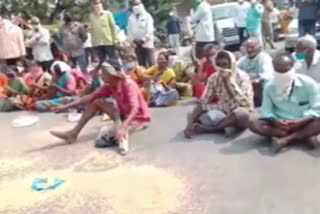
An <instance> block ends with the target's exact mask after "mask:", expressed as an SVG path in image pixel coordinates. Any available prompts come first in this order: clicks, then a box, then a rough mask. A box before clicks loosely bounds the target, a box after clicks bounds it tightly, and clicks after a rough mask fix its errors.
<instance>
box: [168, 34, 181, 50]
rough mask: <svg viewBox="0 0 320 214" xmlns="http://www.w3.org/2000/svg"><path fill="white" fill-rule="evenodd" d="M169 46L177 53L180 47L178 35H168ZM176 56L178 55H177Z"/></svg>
mask: <svg viewBox="0 0 320 214" xmlns="http://www.w3.org/2000/svg"><path fill="white" fill-rule="evenodd" d="M169 45H170V47H171V48H173V49H174V50H175V51H176V52H177V51H179V47H180V35H179V34H170V35H169ZM177 54H178V53H177Z"/></svg>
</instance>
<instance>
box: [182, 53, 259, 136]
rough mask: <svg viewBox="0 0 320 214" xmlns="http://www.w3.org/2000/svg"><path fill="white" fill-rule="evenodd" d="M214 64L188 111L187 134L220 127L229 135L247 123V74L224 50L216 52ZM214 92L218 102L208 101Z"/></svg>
mask: <svg viewBox="0 0 320 214" xmlns="http://www.w3.org/2000/svg"><path fill="white" fill-rule="evenodd" d="M216 66H217V68H218V72H217V73H215V74H213V75H212V76H211V77H210V78H209V80H208V83H207V86H206V90H205V93H204V95H203V97H202V98H201V102H199V103H198V104H197V106H196V108H195V109H194V110H193V112H192V113H191V114H189V115H188V124H187V127H186V129H185V131H184V133H185V136H186V137H187V138H191V137H192V135H193V134H200V133H217V132H221V131H224V132H225V133H226V136H228V137H229V136H230V137H231V136H232V135H233V133H234V132H235V131H236V130H245V129H247V128H248V126H249V121H250V116H249V114H250V112H251V111H252V110H253V108H254V105H253V90H252V85H251V82H250V78H249V76H248V74H246V73H245V72H243V71H241V70H239V69H238V68H237V66H236V61H235V59H234V56H233V54H232V53H230V52H228V51H220V52H219V53H218V54H217V57H216ZM216 96H217V97H219V103H218V104H214V105H210V104H211V100H212V98H213V97H216ZM235 129H236V130H235Z"/></svg>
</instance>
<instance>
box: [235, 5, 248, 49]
mask: <svg viewBox="0 0 320 214" xmlns="http://www.w3.org/2000/svg"><path fill="white" fill-rule="evenodd" d="M249 7H250V3H249V2H247V1H245V0H238V4H237V7H236V9H235V16H234V22H235V24H236V26H237V28H238V31H239V36H240V43H241V44H242V43H243V42H244V41H245V38H246V35H245V32H246V19H247V13H248V9H249Z"/></svg>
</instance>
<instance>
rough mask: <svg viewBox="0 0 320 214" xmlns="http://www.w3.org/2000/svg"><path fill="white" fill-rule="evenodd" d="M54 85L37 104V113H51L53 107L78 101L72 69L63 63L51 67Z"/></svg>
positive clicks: (52, 84)
mask: <svg viewBox="0 0 320 214" xmlns="http://www.w3.org/2000/svg"><path fill="white" fill-rule="evenodd" d="M50 70H51V73H52V74H53V79H52V83H51V85H50V86H49V88H48V92H47V93H46V94H44V95H43V96H42V97H40V98H39V100H38V101H37V102H36V103H35V105H34V108H35V109H36V110H37V111H40V112H45V111H50V110H51V109H52V108H53V107H55V106H57V105H61V104H66V103H70V102H72V101H74V100H75V99H76V97H75V95H76V87H77V83H76V79H75V77H74V76H73V75H72V74H71V70H72V69H71V67H70V66H69V65H68V64H66V63H65V62H62V61H56V62H54V63H53V64H52V66H51V69H50Z"/></svg>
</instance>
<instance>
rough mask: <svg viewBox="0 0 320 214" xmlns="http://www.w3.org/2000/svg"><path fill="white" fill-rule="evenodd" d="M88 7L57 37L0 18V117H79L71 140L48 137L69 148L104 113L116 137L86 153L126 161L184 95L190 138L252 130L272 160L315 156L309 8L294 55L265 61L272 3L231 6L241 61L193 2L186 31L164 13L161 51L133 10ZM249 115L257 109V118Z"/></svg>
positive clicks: (319, 76)
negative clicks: (300, 144) (163, 110)
mask: <svg viewBox="0 0 320 214" xmlns="http://www.w3.org/2000/svg"><path fill="white" fill-rule="evenodd" d="M91 5H92V13H91V14H90V16H89V20H88V23H81V22H78V21H77V20H75V18H74V14H71V13H70V12H68V11H65V12H64V14H63V25H62V26H61V28H60V29H59V31H58V32H57V34H55V35H50V33H49V31H48V30H47V29H46V28H45V27H44V26H43V25H42V24H41V22H40V20H39V18H37V17H32V18H31V19H30V21H29V22H26V23H23V25H21V24H20V25H19V26H18V25H16V23H15V21H14V20H10V19H7V18H4V17H2V16H0V62H1V63H0V111H2V112H9V111H15V110H33V111H39V112H48V111H54V112H67V111H69V110H71V111H72V112H74V111H75V112H79V114H78V116H79V117H78V118H77V119H76V120H75V122H77V125H76V126H75V127H74V128H73V129H71V130H70V131H67V132H60V131H52V132H51V134H52V135H53V136H55V137H57V138H60V139H62V140H64V141H66V142H67V143H75V142H76V140H77V138H78V136H79V134H80V132H81V131H82V129H83V128H84V126H85V125H86V124H87V123H88V122H89V121H90V120H91V119H92V118H93V117H94V116H96V115H99V114H101V113H103V114H104V117H105V118H107V119H109V120H112V121H113V122H114V127H113V129H112V132H106V133H104V134H101V135H99V137H98V138H97V140H96V144H95V146H96V147H98V148H105V147H111V146H118V147H119V152H120V153H121V154H123V155H125V154H127V152H128V151H129V135H130V134H131V133H133V132H136V131H140V130H143V129H145V128H147V127H148V125H149V123H150V121H151V114H150V110H149V107H171V106H175V105H178V103H179V99H185V98H188V97H192V96H193V97H194V98H195V99H196V100H197V102H198V103H197V105H196V107H195V109H194V110H193V111H192V112H191V113H190V114H188V116H187V115H186V118H187V121H188V122H187V125H186V128H185V130H184V133H185V136H186V137H187V138H191V137H192V136H194V135H195V134H201V133H220V132H224V133H225V135H226V136H227V137H234V136H235V133H239V132H242V131H244V130H246V129H250V130H251V131H252V132H254V133H257V134H259V135H261V136H266V137H270V138H271V139H272V141H271V142H272V148H273V149H274V151H275V152H279V151H281V150H282V149H283V148H285V147H286V146H287V145H289V144H291V143H293V142H296V141H297V140H298V141H299V140H302V139H307V141H305V142H307V143H308V145H311V146H312V147H317V146H318V145H319V144H320V141H319V140H318V139H317V136H318V134H320V124H319V123H320V122H319V121H320V119H319V118H320V96H319V94H320V88H319V82H320V51H319V50H317V45H318V44H317V40H316V38H315V35H316V17H317V13H318V11H319V8H320V6H319V5H320V3H319V1H318V0H307V1H300V0H296V1H295V2H294V6H296V7H297V8H298V9H299V16H298V22H299V34H300V38H299V39H298V41H297V45H296V48H295V51H294V52H293V53H292V54H291V53H287V52H285V51H278V52H277V53H276V54H275V56H274V57H271V56H270V55H269V54H268V52H267V51H266V50H267V45H269V46H270V47H271V48H272V49H275V44H274V42H273V26H272V15H271V14H272V13H273V12H274V10H275V7H274V4H273V2H272V1H271V0H262V1H259V0H251V1H250V2H247V1H245V0H238V2H237V3H236V5H237V6H236V8H235V11H233V12H234V21H235V25H236V26H237V28H238V32H239V37H240V42H241V44H242V47H243V55H237V54H234V53H232V52H229V51H227V50H225V48H224V44H223V42H221V41H219V40H220V39H219V38H218V36H217V35H218V33H221V32H218V29H216V28H215V21H214V14H212V11H211V8H210V4H209V3H208V2H207V0H194V7H195V8H194V9H195V10H194V12H193V13H192V14H191V15H190V16H188V18H186V19H185V20H188V22H187V23H183V22H182V21H181V20H182V19H180V18H179V17H178V14H177V11H176V10H175V9H174V8H172V9H171V10H170V12H169V14H168V19H167V20H166V25H165V26H166V30H167V36H168V37H167V41H168V44H169V49H160V50H159V49H156V47H155V40H156V38H155V33H156V32H155V31H156V30H155V23H154V19H153V17H152V15H151V14H150V13H149V12H148V11H147V9H146V8H145V7H144V5H143V3H142V2H141V1H140V0H133V1H132V2H131V7H130V8H129V9H128V10H125V11H124V13H123V14H122V15H123V16H121V17H120V16H118V17H116V18H114V16H113V14H112V12H111V11H109V10H108V9H104V8H103V5H102V3H101V2H100V1H99V0H93V1H92V4H91ZM123 18H124V20H123ZM119 22H120V23H121V24H119V26H118V25H117V23H119ZM183 27H185V28H186V31H192V30H193V41H194V46H193V51H192V54H191V55H192V56H191V59H190V60H188V59H184V58H181V57H180V52H181V50H180V49H181V42H180V41H181V36H182V35H181V34H182V32H183ZM25 28H28V29H29V31H28V32H27V33H24V30H25ZM121 30H122V31H121ZM120 32H122V34H121V33H120ZM121 35H125V38H127V39H123V36H121ZM52 41H54V42H52ZM255 107H261V109H260V116H258V115H257V114H256V109H255ZM110 133H111V134H110Z"/></svg>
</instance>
